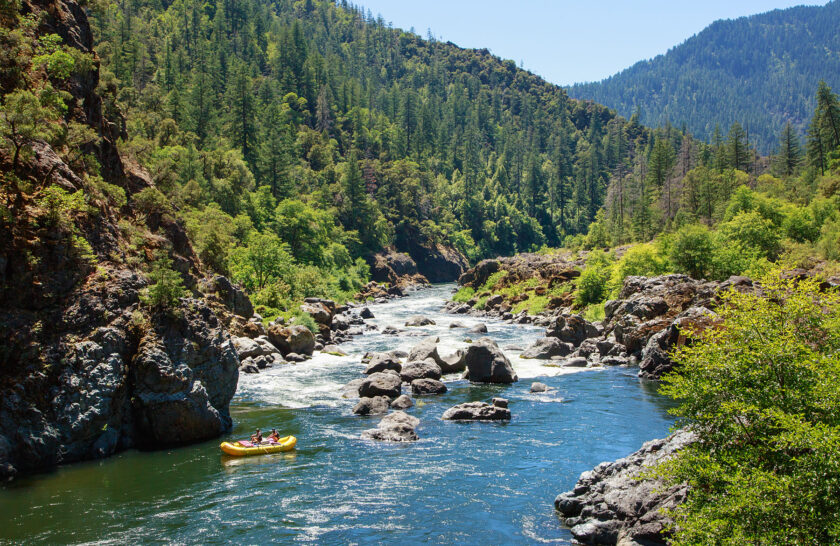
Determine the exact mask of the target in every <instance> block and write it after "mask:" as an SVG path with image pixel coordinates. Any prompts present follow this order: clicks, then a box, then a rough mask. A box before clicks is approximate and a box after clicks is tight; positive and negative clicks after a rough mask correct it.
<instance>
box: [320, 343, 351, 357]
mask: <svg viewBox="0 0 840 546" xmlns="http://www.w3.org/2000/svg"><path fill="white" fill-rule="evenodd" d="M321 352H322V353H326V354H328V355H333V356H347V353H345V352H344V351H342V350H341V347H339V346H338V345H325V346H324V347H323V348H322V349H321Z"/></svg>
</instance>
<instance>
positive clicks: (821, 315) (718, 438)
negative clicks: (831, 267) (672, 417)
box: [659, 273, 840, 544]
mask: <svg viewBox="0 0 840 546" xmlns="http://www.w3.org/2000/svg"><path fill="white" fill-rule="evenodd" d="M762 283H763V288H764V291H765V294H764V295H763V296H760V295H755V294H753V293H743V294H741V293H738V292H734V291H733V292H731V293H729V294H727V295H726V296H725V298H724V305H722V306H721V307H720V308H719V309H718V313H719V317H720V323H719V325H718V327H716V328H711V329H707V330H706V331H704V332H703V333H702V334H701V336H700V338H699V339H698V342H697V343H696V344H694V345H693V346H691V347H686V348H683V349H682V350H680V351H678V352H677V353H676V356H675V358H676V361H677V362H678V366H677V369H679V373H673V374H671V375H668V376H666V377H665V384H664V386H663V387H662V392H663V393H664V394H666V395H668V396H670V397H672V398H674V399H675V400H677V401H678V402H679V406H678V407H677V408H676V409H675V410H673V413H675V414H676V415H677V416H678V417H679V418H680V419H681V423H680V424H681V426H690V427H692V429H693V430H695V431H696V433H697V435H698V437H699V441H698V442H697V443H696V444H694V445H692V446H691V447H689V448H687V449H685V450H684V451H682V452H681V453H680V455H679V456H678V457H677V458H675V459H674V460H672V461H671V462H668V463H666V464H665V465H663V466H661V467H660V468H659V473H660V474H662V475H664V476H666V477H667V478H668V479H669V480H670V481H671V482H672V483H688V484H689V486H690V493H689V495H688V499H687V502H686V503H685V504H684V505H682V506H681V507H679V508H678V509H676V510H675V511H674V514H673V515H674V517H675V521H676V524H675V527H674V532H675V538H674V544H831V543H837V541H838V540H840V497H838V495H837V490H838V485H840V457H839V456H838V453H840V379H838V378H840V295H838V292H837V291H836V290H834V291H831V292H821V291H820V289H819V284H818V283H817V281H815V280H810V279H809V280H804V281H799V282H796V281H782V280H780V277H779V275H778V273H775V274H773V275H769V276H767V277H765V278H764V279H763V281H762Z"/></svg>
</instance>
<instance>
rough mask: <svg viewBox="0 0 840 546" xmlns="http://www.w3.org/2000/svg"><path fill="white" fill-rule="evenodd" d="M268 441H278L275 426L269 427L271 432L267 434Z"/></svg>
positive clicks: (273, 442) (274, 442)
mask: <svg viewBox="0 0 840 546" xmlns="http://www.w3.org/2000/svg"><path fill="white" fill-rule="evenodd" d="M268 441H269V442H271V443H272V444H276V443H277V442H279V441H280V435H279V434H277V429H276V428H273V429H271V433H270V434H269V435H268Z"/></svg>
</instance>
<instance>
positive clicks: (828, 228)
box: [817, 219, 840, 260]
mask: <svg viewBox="0 0 840 546" xmlns="http://www.w3.org/2000/svg"><path fill="white" fill-rule="evenodd" d="M817 248H819V250H820V253H821V254H822V256H823V257H824V258H825V259H826V260H840V220H836V219H832V220H829V221H827V222H826V223H825V224H823V227H822V230H820V239H819V241H817Z"/></svg>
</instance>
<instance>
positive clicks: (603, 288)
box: [575, 250, 613, 307]
mask: <svg viewBox="0 0 840 546" xmlns="http://www.w3.org/2000/svg"><path fill="white" fill-rule="evenodd" d="M612 270H613V264H612V262H611V260H610V258H609V256H608V255H607V254H606V253H605V252H603V251H600V250H595V251H592V252H590V253H589V257H588V258H587V259H586V268H585V269H584V270H583V273H581V275H580V277H579V278H578V282H577V294H575V305H577V306H578V307H582V306H585V305H589V304H592V303H600V302H602V301H604V299H605V298H606V297H607V294H608V290H607V283H608V281H609V280H610V277H611V276H612V274H613V271H612Z"/></svg>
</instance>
